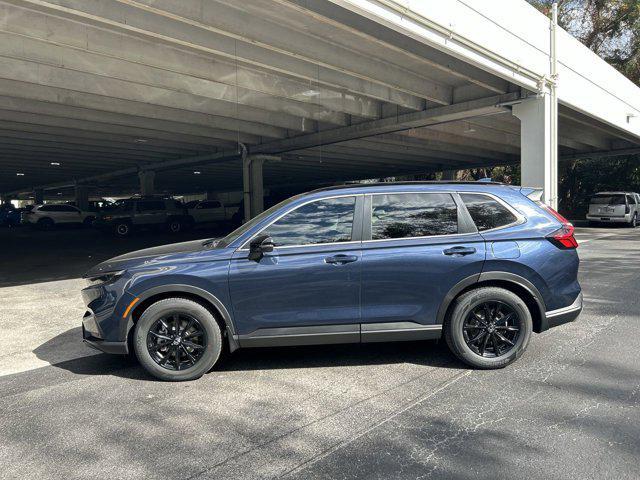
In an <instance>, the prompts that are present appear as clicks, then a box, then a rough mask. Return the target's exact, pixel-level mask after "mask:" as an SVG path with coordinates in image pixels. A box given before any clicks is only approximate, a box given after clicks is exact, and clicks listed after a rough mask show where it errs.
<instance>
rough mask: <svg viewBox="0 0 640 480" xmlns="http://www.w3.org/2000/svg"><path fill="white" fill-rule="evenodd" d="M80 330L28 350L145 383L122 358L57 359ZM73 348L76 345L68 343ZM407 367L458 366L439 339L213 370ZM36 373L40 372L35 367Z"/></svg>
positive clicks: (78, 368)
mask: <svg viewBox="0 0 640 480" xmlns="http://www.w3.org/2000/svg"><path fill="white" fill-rule="evenodd" d="M81 341H82V340H81V332H80V328H79V327H78V328H72V329H70V330H67V331H66V332H64V333H62V334H60V335H57V336H55V337H53V338H51V339H50V340H48V341H46V342H45V343H43V344H41V345H40V346H38V347H37V348H36V349H34V350H33V353H34V354H35V355H36V357H37V358H38V359H40V360H43V361H45V362H47V363H49V364H50V365H51V366H50V367H43V368H45V369H50V368H55V369H58V370H64V371H66V372H69V373H71V374H74V375H112V376H120V377H125V378H132V379H141V380H142V379H151V378H152V377H150V376H149V375H148V374H147V373H146V372H145V371H144V370H143V369H142V367H140V366H139V365H138V363H137V361H136V360H135V358H133V356H125V355H107V354H101V353H97V354H95V355H91V354H90V352H89V351H88V350H87V351H86V353H87V354H86V355H85V356H80V357H79V358H74V359H71V360H64V361H60V352H61V351H65V350H67V351H68V350H71V346H72V345H73V349H74V350H76V351H77V350H78V348H77V347H78V345H77V342H81ZM74 344H76V345H74ZM398 363H410V364H416V365H423V366H433V367H444V368H462V364H461V363H460V362H459V361H458V360H456V359H455V357H454V356H453V355H452V354H451V353H450V352H449V350H448V349H447V347H446V344H445V343H444V341H433V340H431V341H418V342H395V343H369V344H344V345H323V346H304V347H282V348H255V349H246V350H243V349H240V350H238V351H236V352H234V353H232V354H225V355H224V357H223V358H222V360H221V362H219V364H218V365H217V366H216V367H214V370H215V371H218V372H233V371H249V370H277V369H294V368H324V367H341V366H362V365H385V364H398ZM39 370H40V369H39Z"/></svg>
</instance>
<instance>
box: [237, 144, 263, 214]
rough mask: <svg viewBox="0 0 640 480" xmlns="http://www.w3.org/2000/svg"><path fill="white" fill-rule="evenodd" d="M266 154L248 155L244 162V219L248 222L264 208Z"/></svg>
mask: <svg viewBox="0 0 640 480" xmlns="http://www.w3.org/2000/svg"><path fill="white" fill-rule="evenodd" d="M265 160H266V157H265V156H248V157H246V158H245V159H244V160H243V164H242V185H243V192H244V194H243V198H244V221H245V222H248V221H249V220H251V219H252V218H253V217H255V216H256V215H259V214H260V213H262V211H263V210H264V185H263V181H262V171H263V165H264V162H265Z"/></svg>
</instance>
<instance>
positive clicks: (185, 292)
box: [127, 284, 239, 352]
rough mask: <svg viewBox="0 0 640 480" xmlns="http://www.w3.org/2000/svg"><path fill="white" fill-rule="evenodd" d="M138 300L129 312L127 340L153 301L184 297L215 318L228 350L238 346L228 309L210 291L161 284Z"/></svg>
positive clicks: (140, 296) (139, 296) (182, 285)
mask: <svg viewBox="0 0 640 480" xmlns="http://www.w3.org/2000/svg"><path fill="white" fill-rule="evenodd" d="M137 297H138V298H139V299H140V300H139V301H138V302H137V305H136V306H135V308H134V309H133V311H132V312H131V320H132V322H131V328H130V329H129V332H128V334H127V340H128V341H130V339H131V335H132V333H133V326H134V325H135V324H136V322H137V321H138V319H139V318H140V316H141V315H142V313H143V312H144V311H145V310H146V309H147V307H149V306H150V305H152V304H153V303H155V302H157V301H159V300H163V299H165V298H176V297H177V298H186V299H188V300H192V301H194V302H197V303H199V304H200V305H202V306H203V307H205V308H206V309H207V310H209V311H210V312H211V314H212V315H213V318H215V319H216V322H218V325H219V326H220V329H221V330H222V332H223V337H224V336H226V338H227V342H228V344H229V350H230V351H231V352H233V351H234V350H237V349H238V348H239V344H238V342H237V340H236V338H235V333H236V331H235V327H234V325H233V320H232V319H231V315H229V311H228V310H227V308H226V307H225V306H224V304H223V303H222V302H221V301H220V300H219V299H218V298H217V297H216V296H215V295H212V294H211V293H209V292H207V291H206V290H203V289H201V288H198V287H194V286H191V285H184V284H173V285H162V286H159V287H153V288H150V289H148V290H145V291H144V292H143V293H142V294H140V295H138V296H137Z"/></svg>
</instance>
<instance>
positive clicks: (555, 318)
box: [545, 292, 583, 328]
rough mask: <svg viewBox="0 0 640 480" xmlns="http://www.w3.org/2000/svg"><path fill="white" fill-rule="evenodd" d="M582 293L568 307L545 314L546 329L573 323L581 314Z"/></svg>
mask: <svg viewBox="0 0 640 480" xmlns="http://www.w3.org/2000/svg"><path fill="white" fill-rule="evenodd" d="M582 305H583V300H582V292H580V293H579V294H578V297H577V298H576V299H575V301H574V302H573V303H572V304H571V305H569V306H568V307H563V308H559V309H557V310H551V311H549V312H547V313H546V315H545V316H546V320H547V328H553V327H557V326H559V325H564V324H565V323H569V322H573V321H574V320H575V319H576V318H578V316H579V315H580V312H582Z"/></svg>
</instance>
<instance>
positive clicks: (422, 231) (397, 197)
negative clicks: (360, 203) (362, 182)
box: [371, 193, 458, 240]
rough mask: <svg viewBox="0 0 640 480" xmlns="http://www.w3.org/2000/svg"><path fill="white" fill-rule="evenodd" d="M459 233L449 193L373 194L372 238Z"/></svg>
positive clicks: (454, 204) (383, 238)
mask: <svg viewBox="0 0 640 480" xmlns="http://www.w3.org/2000/svg"><path fill="white" fill-rule="evenodd" d="M455 233H458V209H457V207H456V203H455V202H454V201H453V198H452V197H451V195H449V194H448V193H392V194H385V195H373V196H372V197H371V239H372V240H385V239H392V238H410V237H429V236H434V235H451V234H455Z"/></svg>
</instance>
